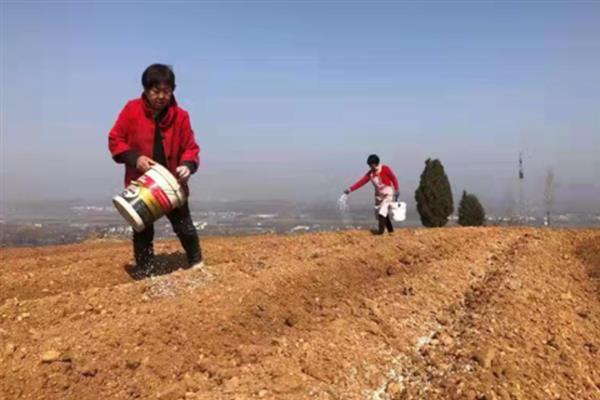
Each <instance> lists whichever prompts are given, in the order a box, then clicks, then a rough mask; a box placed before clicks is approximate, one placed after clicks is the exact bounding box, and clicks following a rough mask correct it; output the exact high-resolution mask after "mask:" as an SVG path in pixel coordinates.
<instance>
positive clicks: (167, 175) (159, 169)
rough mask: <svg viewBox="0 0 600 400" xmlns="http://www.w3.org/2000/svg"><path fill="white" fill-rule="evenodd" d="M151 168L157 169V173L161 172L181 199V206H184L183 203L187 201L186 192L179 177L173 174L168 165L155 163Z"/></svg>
mask: <svg viewBox="0 0 600 400" xmlns="http://www.w3.org/2000/svg"><path fill="white" fill-rule="evenodd" d="M150 169H151V170H152V169H154V170H155V171H156V173H157V174H159V175H160V176H161V177H162V178H163V179H164V180H165V181H166V182H167V184H168V185H169V186H171V189H172V190H173V192H174V193H175V195H176V196H177V198H178V199H179V206H182V205H183V204H185V201H186V198H185V194H184V193H183V190H182V188H181V185H180V184H179V182H178V181H177V179H176V178H175V177H174V176H173V174H172V173H171V171H169V170H168V169H167V168H166V167H164V166H162V165H160V164H154V165H153V166H152V167H151V168H150Z"/></svg>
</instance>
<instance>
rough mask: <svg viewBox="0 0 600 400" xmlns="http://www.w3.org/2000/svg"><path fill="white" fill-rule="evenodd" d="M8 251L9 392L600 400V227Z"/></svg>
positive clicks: (4, 304)
mask: <svg viewBox="0 0 600 400" xmlns="http://www.w3.org/2000/svg"><path fill="white" fill-rule="evenodd" d="M130 247H131V244H130V243H128V242H109V241H96V242H88V243H83V244H77V245H68V246H56V247H45V248H35V249H1V250H0V265H1V269H0V399H136V398H137V399H166V400H176V399H254V398H257V399H258V398H263V399H368V400H378V399H380V400H383V399H503V400H504V399H524V400H525V399H577V400H579V399H600V361H599V360H600V291H599V287H600V285H599V283H600V230H550V229H543V230H542V229H527V228H444V229H430V230H425V229H416V230H400V231H398V232H396V235H395V236H391V237H390V236H385V237H375V236H371V235H370V234H369V233H367V232H341V233H320V234H307V235H300V236H276V235H266V236H254V237H242V238H234V237H229V238H214V239H212V238H211V239H207V240H205V241H203V248H204V251H205V254H206V264H207V266H206V267H205V268H204V269H203V270H182V269H177V268H178V267H181V266H183V265H184V264H185V263H184V257H183V255H182V254H181V253H180V250H179V245H178V243H176V242H174V241H166V242H158V243H157V246H156V247H157V253H159V254H160V256H159V258H158V261H159V264H160V266H161V271H162V273H164V275H161V276H157V277H153V278H147V279H139V277H138V276H137V274H136V271H134V270H132V267H131V265H129V263H130V262H131V261H130V260H131V249H130Z"/></svg>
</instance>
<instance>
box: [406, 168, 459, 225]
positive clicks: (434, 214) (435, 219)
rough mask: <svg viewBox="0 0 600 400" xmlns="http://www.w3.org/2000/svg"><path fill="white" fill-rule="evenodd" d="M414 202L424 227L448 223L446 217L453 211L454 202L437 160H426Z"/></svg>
mask: <svg viewBox="0 0 600 400" xmlns="http://www.w3.org/2000/svg"><path fill="white" fill-rule="evenodd" d="M415 200H416V201H417V211H418V212H419V216H420V217H421V223H422V224H423V225H424V226H426V227H428V228H432V227H441V226H444V225H446V223H448V217H449V216H450V214H452V212H453V211H454V202H453V200H452V188H451V187H450V182H449V181H448V177H447V176H446V172H444V166H443V165H442V163H441V162H440V161H439V160H437V159H434V160H432V159H430V158H428V159H427V161H425V169H424V170H423V173H422V174H421V181H420V182H419V187H418V188H417V190H416V191H415Z"/></svg>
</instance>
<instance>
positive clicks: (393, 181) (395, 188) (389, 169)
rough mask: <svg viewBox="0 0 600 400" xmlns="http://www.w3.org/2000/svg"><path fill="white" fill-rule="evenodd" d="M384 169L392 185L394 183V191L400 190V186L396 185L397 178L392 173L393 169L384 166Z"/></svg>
mask: <svg viewBox="0 0 600 400" xmlns="http://www.w3.org/2000/svg"><path fill="white" fill-rule="evenodd" d="M385 171H386V173H387V174H388V176H389V178H390V180H391V181H392V185H394V190H395V191H396V192H399V191H400V186H398V179H396V175H394V171H392V169H391V168H390V167H387V166H386V167H385Z"/></svg>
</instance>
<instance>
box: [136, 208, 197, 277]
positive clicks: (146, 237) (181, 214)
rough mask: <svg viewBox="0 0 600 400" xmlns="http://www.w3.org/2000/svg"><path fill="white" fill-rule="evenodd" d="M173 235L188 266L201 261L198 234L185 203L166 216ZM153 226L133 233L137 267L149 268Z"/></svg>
mask: <svg viewBox="0 0 600 400" xmlns="http://www.w3.org/2000/svg"><path fill="white" fill-rule="evenodd" d="M167 218H168V219H169V221H170V222H171V225H172V226H173V230H174V231H175V234H176V235H177V237H178V238H179V241H180V242H181V245H182V246H183V249H184V250H185V254H186V255H187V259H188V262H189V263H190V265H194V264H196V263H199V262H200V261H202V250H201V249H200V239H199V238H198V232H197V231H196V227H195V226H194V222H193V221H192V215H191V214H190V208H189V206H188V204H187V203H186V204H185V205H183V206H182V207H179V208H176V209H174V210H173V211H171V212H170V213H169V214H167ZM153 240H154V226H153V225H150V226H148V227H147V228H146V229H144V230H143V231H142V232H135V231H134V232H133V254H134V255H135V262H136V264H137V266H138V267H141V268H149V267H150V266H151V264H152V259H153V258H154V246H153V244H152V242H153Z"/></svg>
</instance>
